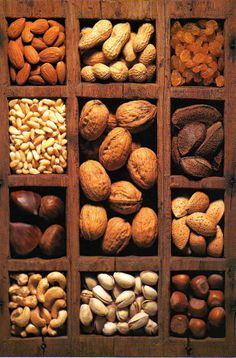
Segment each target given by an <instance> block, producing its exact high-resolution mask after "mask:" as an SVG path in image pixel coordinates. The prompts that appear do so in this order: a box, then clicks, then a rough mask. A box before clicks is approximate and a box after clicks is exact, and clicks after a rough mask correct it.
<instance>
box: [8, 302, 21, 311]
mask: <svg viewBox="0 0 236 358" xmlns="http://www.w3.org/2000/svg"><path fill="white" fill-rule="evenodd" d="M18 306H19V305H18V303H16V302H13V301H10V302H9V303H8V308H10V309H11V310H14V309H16V308H17V307H18Z"/></svg>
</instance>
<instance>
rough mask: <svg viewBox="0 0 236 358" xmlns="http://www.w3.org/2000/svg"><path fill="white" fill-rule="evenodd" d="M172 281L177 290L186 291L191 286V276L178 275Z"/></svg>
mask: <svg viewBox="0 0 236 358" xmlns="http://www.w3.org/2000/svg"><path fill="white" fill-rule="evenodd" d="M171 281H172V284H173V285H174V287H175V289H176V290H179V291H186V290H187V288H188V286H189V282H190V277H189V275H185V274H178V275H174V276H172V279H171Z"/></svg>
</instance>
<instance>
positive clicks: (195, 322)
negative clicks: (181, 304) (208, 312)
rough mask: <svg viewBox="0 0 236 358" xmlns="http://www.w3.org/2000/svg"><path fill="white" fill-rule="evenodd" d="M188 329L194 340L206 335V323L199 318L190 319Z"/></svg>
mask: <svg viewBox="0 0 236 358" xmlns="http://www.w3.org/2000/svg"><path fill="white" fill-rule="evenodd" d="M189 329H190V331H191V333H192V335H193V336H194V337H195V338H203V337H204V336H205V335H206V323H205V322H204V321H203V320H202V319H199V318H191V319H190V321H189Z"/></svg>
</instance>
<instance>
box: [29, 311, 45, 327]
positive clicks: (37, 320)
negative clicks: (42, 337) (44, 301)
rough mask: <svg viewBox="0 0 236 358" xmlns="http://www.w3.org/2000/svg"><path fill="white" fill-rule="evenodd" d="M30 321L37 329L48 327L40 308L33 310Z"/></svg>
mask: <svg viewBox="0 0 236 358" xmlns="http://www.w3.org/2000/svg"><path fill="white" fill-rule="evenodd" d="M30 320H31V322H32V323H33V325H34V326H36V327H44V326H46V320H45V319H44V318H42V317H40V311H39V307H38V306H37V307H35V308H34V309H33V310H31V314H30Z"/></svg>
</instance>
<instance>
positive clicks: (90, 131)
mask: <svg viewBox="0 0 236 358" xmlns="http://www.w3.org/2000/svg"><path fill="white" fill-rule="evenodd" d="M108 117H109V111H108V109H107V107H106V106H105V105H104V104H103V103H102V102H101V101H99V100H97V99H95V100H91V101H88V102H87V103H85V105H84V107H83V109H82V112H81V115H80V121H79V130H80V134H81V136H82V137H83V138H84V139H87V140H95V139H97V138H99V137H100V135H101V134H102V133H103V132H104V130H105V129H106V126H107V121H108Z"/></svg>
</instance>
